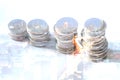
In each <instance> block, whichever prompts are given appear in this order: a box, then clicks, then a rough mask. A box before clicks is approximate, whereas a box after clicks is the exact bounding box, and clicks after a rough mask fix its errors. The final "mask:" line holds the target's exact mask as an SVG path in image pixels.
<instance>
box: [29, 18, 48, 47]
mask: <svg viewBox="0 0 120 80" xmlns="http://www.w3.org/2000/svg"><path fill="white" fill-rule="evenodd" d="M27 31H28V34H29V39H30V44H31V45H33V46H37V47H42V46H45V45H46V44H47V42H48V41H49V40H50V37H49V36H50V34H49V26H48V24H47V23H46V22H45V21H44V20H42V19H34V20H31V21H30V22H29V23H28V26H27Z"/></svg>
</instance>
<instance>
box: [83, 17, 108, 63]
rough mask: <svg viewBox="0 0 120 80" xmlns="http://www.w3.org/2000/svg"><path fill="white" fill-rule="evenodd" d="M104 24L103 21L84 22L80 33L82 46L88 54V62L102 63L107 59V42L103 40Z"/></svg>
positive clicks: (93, 19) (95, 19)
mask: <svg viewBox="0 0 120 80" xmlns="http://www.w3.org/2000/svg"><path fill="white" fill-rule="evenodd" d="M105 29H106V24H105V22H104V21H102V20H100V19H97V18H91V19H88V20H87V21H86V22H85V27H84V29H83V31H82V36H83V46H84V48H85V49H86V51H87V52H88V55H89V58H90V60H92V61H94V62H98V61H102V60H104V59H105V58H106V57H107V51H108V42H107V40H106V38H105Z"/></svg>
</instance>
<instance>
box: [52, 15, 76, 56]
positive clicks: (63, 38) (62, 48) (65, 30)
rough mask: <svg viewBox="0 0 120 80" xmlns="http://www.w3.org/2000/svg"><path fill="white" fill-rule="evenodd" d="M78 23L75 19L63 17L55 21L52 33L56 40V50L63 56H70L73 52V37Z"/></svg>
mask: <svg viewBox="0 0 120 80" xmlns="http://www.w3.org/2000/svg"><path fill="white" fill-rule="evenodd" d="M77 27H78V23H77V21H76V20H75V19H73V18H70V17H64V18H61V19H60V20H58V21H57V23H56V24H55V26H54V33H55V37H56V40H57V44H56V49H57V50H58V51H59V52H61V53H65V54H71V53H73V52H74V50H75V46H74V44H73V40H72V39H73V37H74V35H76V34H77Z"/></svg>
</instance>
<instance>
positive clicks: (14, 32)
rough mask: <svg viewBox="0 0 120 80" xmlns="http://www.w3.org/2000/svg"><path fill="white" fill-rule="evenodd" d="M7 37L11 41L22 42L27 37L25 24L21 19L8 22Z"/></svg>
mask: <svg viewBox="0 0 120 80" xmlns="http://www.w3.org/2000/svg"><path fill="white" fill-rule="evenodd" d="M8 28H9V30H10V33H9V35H10V36H11V38H12V39H13V40H16V41H23V40H25V39H26V37H27V30H26V22H25V21H23V20H21V19H14V20H12V21H10V22H9V24H8Z"/></svg>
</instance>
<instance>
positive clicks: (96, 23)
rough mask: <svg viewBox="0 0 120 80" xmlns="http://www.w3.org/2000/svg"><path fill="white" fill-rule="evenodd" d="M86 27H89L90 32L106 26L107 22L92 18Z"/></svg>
mask: <svg viewBox="0 0 120 80" xmlns="http://www.w3.org/2000/svg"><path fill="white" fill-rule="evenodd" d="M85 28H87V30H89V31H90V32H92V31H93V32H95V31H99V30H101V29H104V28H106V24H105V22H104V21H103V20H100V19H98V18H90V19H88V20H87V21H86V22H85Z"/></svg>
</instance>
